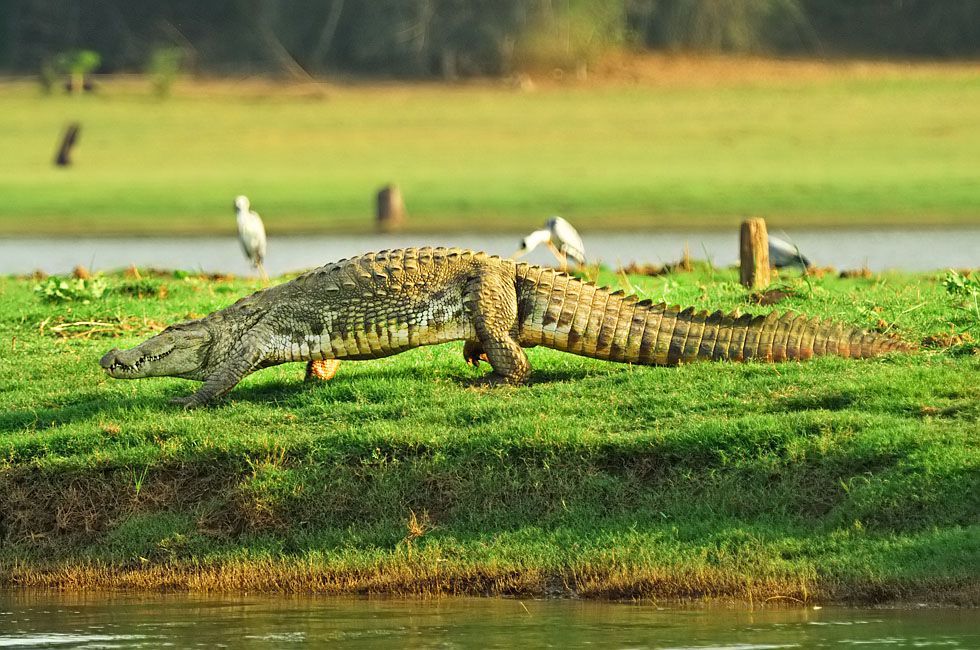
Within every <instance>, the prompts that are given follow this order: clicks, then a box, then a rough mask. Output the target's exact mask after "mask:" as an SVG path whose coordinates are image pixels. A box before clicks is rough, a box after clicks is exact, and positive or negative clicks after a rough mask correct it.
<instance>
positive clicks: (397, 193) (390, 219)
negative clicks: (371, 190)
mask: <svg viewBox="0 0 980 650" xmlns="http://www.w3.org/2000/svg"><path fill="white" fill-rule="evenodd" d="M376 218H377V225H378V230H380V231H382V232H391V231H392V230H398V229H399V228H400V227H401V225H402V223H403V222H404V221H405V201H404V200H403V199H402V193H401V190H399V189H398V186H397V185H385V186H384V187H383V188H381V190H380V191H379V192H378V209H377V216H376Z"/></svg>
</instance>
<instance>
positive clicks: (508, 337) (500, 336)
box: [463, 271, 531, 384]
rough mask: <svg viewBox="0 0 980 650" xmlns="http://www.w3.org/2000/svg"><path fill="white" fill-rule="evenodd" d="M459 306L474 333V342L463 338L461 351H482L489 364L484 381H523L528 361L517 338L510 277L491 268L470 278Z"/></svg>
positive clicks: (529, 373)
mask: <svg viewBox="0 0 980 650" xmlns="http://www.w3.org/2000/svg"><path fill="white" fill-rule="evenodd" d="M463 307H464V308H465V309H466V311H467V312H468V315H469V317H470V319H472V321H473V329H474V330H476V337H477V342H476V343H472V342H469V341H468V342H467V344H466V345H465V346H464V348H463V354H464V356H466V355H467V351H469V353H470V354H471V355H473V354H476V353H477V352H479V351H482V352H483V353H484V354H485V355H486V358H487V361H489V362H490V365H491V366H492V367H493V373H492V374H491V375H489V376H488V377H487V378H486V379H485V380H484V383H487V384H501V383H506V384H522V383H524V382H526V381H527V380H528V377H530V375H531V364H530V363H529V362H528V360H527V355H526V354H524V350H522V349H521V346H520V344H519V343H518V342H517V330H518V325H517V290H516V289H515V287H514V280H513V278H507V277H505V276H504V275H503V274H500V273H494V272H492V271H491V272H487V273H484V274H483V275H480V276H478V277H476V278H473V279H472V280H470V282H469V284H468V285H467V287H466V292H465V294H464V296H463ZM475 358H476V359H479V356H476V357H475Z"/></svg>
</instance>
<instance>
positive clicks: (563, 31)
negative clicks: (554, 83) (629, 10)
mask: <svg viewBox="0 0 980 650" xmlns="http://www.w3.org/2000/svg"><path fill="white" fill-rule="evenodd" d="M624 16H625V7H624V4H623V3H622V2H594V1H592V0H569V2H567V3H563V5H562V8H560V9H559V8H556V7H555V6H554V5H552V4H551V3H541V4H540V6H539V7H538V8H537V9H536V10H535V11H533V12H531V14H530V16H529V20H528V25H527V27H526V29H525V31H524V32H523V33H522V34H520V35H518V37H517V39H516V43H515V52H514V64H515V65H516V67H518V68H558V69H562V70H572V69H575V70H578V71H580V72H581V71H584V70H585V68H586V66H587V65H588V64H590V63H591V62H593V61H594V60H595V59H596V58H598V57H599V56H600V55H602V54H604V53H606V52H608V51H609V50H610V49H614V48H617V47H619V46H621V45H622V44H623V42H624V37H625V25H626V23H625V18H624Z"/></svg>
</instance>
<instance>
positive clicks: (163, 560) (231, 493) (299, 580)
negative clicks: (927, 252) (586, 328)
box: [0, 268, 980, 605]
mask: <svg viewBox="0 0 980 650" xmlns="http://www.w3.org/2000/svg"><path fill="white" fill-rule="evenodd" d="M605 280H606V281H611V282H612V283H614V284H621V279H617V278H615V277H614V276H612V275H608V274H607V276H606V277H605ZM629 282H630V286H632V287H633V288H634V289H635V290H637V291H638V292H639V293H641V294H642V295H644V296H648V297H652V298H655V299H661V298H664V299H666V300H668V301H671V302H678V303H682V304H694V305H699V306H701V305H703V306H705V307H710V308H715V307H717V308H726V309H727V308H734V307H739V308H740V309H742V310H743V311H753V312H760V311H765V310H766V309H765V308H760V307H754V306H752V305H750V304H749V303H748V301H747V300H746V296H745V292H744V290H742V289H741V288H740V287H739V286H738V285H737V283H736V277H735V274H734V272H732V271H731V270H712V269H707V268H701V269H699V270H697V271H696V272H694V273H690V274H680V275H674V276H667V277H661V278H645V277H630V278H629ZM811 282H812V291H811V290H810V289H808V287H807V285H806V284H805V283H803V282H802V281H799V280H794V279H788V280H786V283H787V284H788V285H790V286H791V287H793V288H795V289H797V290H798V291H799V292H800V295H799V296H797V297H795V298H791V299H790V300H788V301H786V302H785V303H784V305H781V306H780V308H783V307H786V308H794V309H798V310H801V311H806V312H808V313H811V314H814V315H820V316H827V317H834V318H837V319H840V320H843V321H846V322H849V323H855V324H860V325H862V326H865V327H873V328H877V329H879V330H888V331H890V332H895V333H897V334H899V335H901V336H902V337H904V338H906V339H908V340H911V341H917V342H918V341H922V340H924V339H927V338H928V337H937V338H939V339H943V340H945V341H947V343H946V344H941V345H938V346H937V345H935V344H927V345H926V347H925V348H924V349H923V350H922V351H920V352H917V353H915V354H909V355H895V356H890V357H887V358H881V359H874V360H867V361H855V360H841V359H830V358H824V359H817V360H815V361H813V362H809V363H784V364H776V365H765V364H755V363H751V364H731V363H716V364H712V363H701V364H692V365H689V366H683V367H679V368H643V367H631V366H626V365H620V364H613V363H605V362H601V361H594V360H589V359H583V358H579V357H575V356H572V355H567V354H562V353H558V352H554V351H550V350H546V349H532V350H529V356H530V359H531V362H532V365H533V366H534V368H535V375H534V380H533V383H532V384H531V385H529V386H526V387H519V388H502V389H497V390H483V389H475V388H470V387H467V381H468V380H469V379H471V378H473V377H475V376H477V375H478V374H479V372H478V371H476V370H473V369H471V368H469V367H468V366H466V365H465V364H464V363H463V360H462V357H461V346H460V345H459V344H455V345H445V346H437V347H431V348H424V349H419V350H414V351H411V352H408V353H405V354H402V355H399V356H397V357H393V358H390V359H386V360H378V361H367V362H348V363H345V364H344V365H343V366H342V367H341V370H340V373H339V374H338V376H337V378H336V379H334V380H333V381H332V382H329V383H327V384H325V385H318V386H310V385H305V384H303V383H302V366H301V365H298V364H290V365H286V366H280V367H277V368H272V369H267V370H264V371H261V372H259V373H256V374H254V375H252V376H251V377H249V378H247V379H246V381H244V382H243V383H242V384H241V385H240V386H239V387H237V388H236V389H235V390H234V391H233V392H232V393H231V394H230V397H229V399H228V400H227V401H225V402H223V403H221V404H220V405H218V406H216V407H214V408H209V409H206V410H200V411H194V412H184V411H181V410H178V409H175V408H174V407H171V406H169V405H168V404H167V399H168V398H170V397H173V396H176V395H182V394H186V393H187V392H189V391H190V390H193V388H194V384H193V383H192V382H185V381H182V380H176V379H147V380H139V381H132V382H126V381H117V380H112V379H107V378H106V377H105V376H104V375H103V374H102V372H101V370H100V369H99V367H98V363H97V361H98V358H99V356H100V355H101V354H102V353H104V352H105V351H106V350H107V349H108V348H110V347H122V346H129V345H132V344H134V343H136V342H137V341H139V340H141V339H142V338H143V337H144V336H145V335H147V334H148V333H149V332H151V331H152V330H153V329H154V328H156V327H158V326H159V325H160V324H164V323H169V322H172V321H174V320H179V319H183V318H185V317H187V316H188V315H191V314H202V313H206V312H208V311H210V310H212V309H215V308H219V307H222V306H225V305H228V304H230V303H231V302H232V301H233V300H235V298H236V297H238V296H240V295H242V294H244V293H246V292H248V291H250V290H253V289H254V288H256V285H254V284H251V283H249V282H246V281H231V282H211V281H207V280H205V279H201V278H197V277H193V276H192V277H188V278H180V279H178V278H172V277H151V278H144V279H142V280H132V279H125V278H123V277H121V276H112V277H110V278H109V279H108V284H109V290H108V292H107V293H106V294H105V295H104V296H103V297H101V298H99V299H97V300H92V301H91V302H89V303H87V304H86V303H79V302H59V303H49V302H43V301H42V300H41V298H40V297H39V296H38V295H35V293H34V292H33V291H32V285H33V284H34V283H33V282H32V281H30V280H21V279H14V278H5V279H0V341H2V342H3V343H2V344H3V350H2V352H0V376H2V377H3V381H2V382H0V393H2V395H0V399H2V402H3V404H4V410H3V413H0V585H3V584H24V585H49V586H58V587H67V588H90V587H97V586H103V587H143V588H146V587H150V588H177V589H184V588H190V589H237V590H313V591H321V592H351V591H355V592H387V593H391V592H398V593H477V594H481V593H532V594H557V593H561V594H569V593H575V594H579V595H583V596H608V597H653V598H659V597H711V596H715V597H733V598H744V599H755V600H760V599H766V598H777V599H780V600H782V599H786V598H791V599H797V600H803V601H838V602H842V601H861V602H881V601H887V600H915V601H917V602H918V601H922V600H928V601H932V602H942V603H971V604H974V605H975V604H977V603H978V602H980V462H978V461H980V436H978V433H980V424H978V421H980V408H978V404H980V356H978V354H977V351H978V348H977V347H976V344H974V343H971V341H970V336H971V335H972V338H973V339H977V338H980V322H978V321H977V320H976V318H975V316H974V315H973V314H972V313H971V312H969V311H968V310H966V309H962V308H960V306H959V305H958V304H957V303H956V302H955V301H954V300H953V299H951V298H950V297H949V296H948V295H947V294H946V292H945V290H944V289H943V288H942V286H941V285H940V284H939V282H938V279H937V277H933V276H926V275H915V276H906V275H882V276H876V277H873V278H870V279H838V278H833V277H829V276H827V277H824V278H819V279H813V280H812V281H811ZM72 323H105V325H91V324H88V325H87V324H79V325H71V324H72ZM100 329H103V330H105V331H92V330H100ZM85 332H89V334H88V335H82V334H83V333H85ZM951 333H952V334H960V335H962V334H965V335H967V336H961V337H960V338H950V336H949V335H950V334H951ZM930 340H931V339H930Z"/></svg>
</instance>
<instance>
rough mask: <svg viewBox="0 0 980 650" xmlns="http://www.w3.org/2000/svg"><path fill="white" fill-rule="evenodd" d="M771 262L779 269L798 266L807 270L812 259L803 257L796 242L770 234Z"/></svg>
mask: <svg viewBox="0 0 980 650" xmlns="http://www.w3.org/2000/svg"><path fill="white" fill-rule="evenodd" d="M769 263H770V264H771V265H773V266H775V267H776V268H777V269H781V268H784V267H788V266H798V267H800V268H801V269H804V270H805V269H806V268H807V267H808V266H810V260H808V259H807V258H805V257H803V254H802V253H800V249H799V248H798V247H797V246H796V245H795V244H791V243H789V242H788V241H786V240H784V239H780V238H779V237H773V236H772V235H769Z"/></svg>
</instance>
